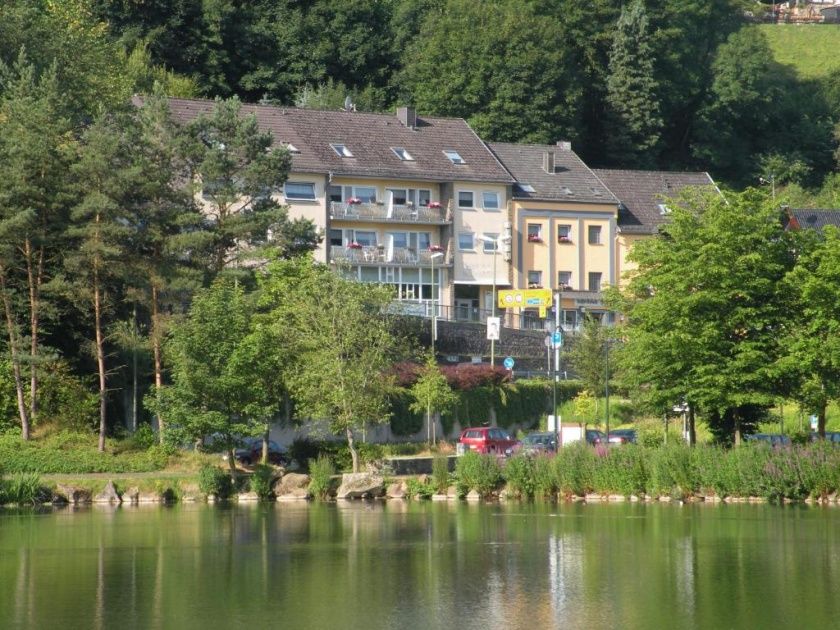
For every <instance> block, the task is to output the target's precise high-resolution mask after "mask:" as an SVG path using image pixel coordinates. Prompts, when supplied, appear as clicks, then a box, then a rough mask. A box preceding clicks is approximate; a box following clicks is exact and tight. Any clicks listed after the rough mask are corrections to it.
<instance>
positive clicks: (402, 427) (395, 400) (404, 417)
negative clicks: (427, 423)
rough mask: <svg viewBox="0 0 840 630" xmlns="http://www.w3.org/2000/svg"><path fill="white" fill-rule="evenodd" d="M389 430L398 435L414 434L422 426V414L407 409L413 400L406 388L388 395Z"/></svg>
mask: <svg viewBox="0 0 840 630" xmlns="http://www.w3.org/2000/svg"><path fill="white" fill-rule="evenodd" d="M389 398H390V400H389V402H390V404H391V432H392V433H393V434H394V435H398V436H407V435H414V434H415V433H417V432H418V431H420V430H421V429H422V428H423V414H422V413H415V412H414V411H411V409H409V406H410V405H411V403H412V402H413V401H414V399H413V398H412V396H411V394H410V393H409V392H408V391H407V390H403V391H398V392H396V393H394V394H392V395H391V396H390V397H389Z"/></svg>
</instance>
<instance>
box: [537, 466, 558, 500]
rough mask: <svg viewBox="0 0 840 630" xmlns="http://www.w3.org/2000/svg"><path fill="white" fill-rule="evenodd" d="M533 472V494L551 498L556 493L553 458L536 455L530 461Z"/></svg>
mask: <svg viewBox="0 0 840 630" xmlns="http://www.w3.org/2000/svg"><path fill="white" fill-rule="evenodd" d="M532 470H533V474H534V494H535V495H536V496H540V497H543V498H546V499H548V498H552V497H554V496H556V495H557V491H558V489H559V486H558V485H557V472H556V470H555V467H554V458H552V457H549V456H548V455H537V456H536V457H534V459H533V461H532Z"/></svg>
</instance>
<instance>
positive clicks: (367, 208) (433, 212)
mask: <svg viewBox="0 0 840 630" xmlns="http://www.w3.org/2000/svg"><path fill="white" fill-rule="evenodd" d="M330 219H332V220H333V221H371V222H376V223H412V224H415V225H447V224H449V223H452V216H451V215H450V214H449V213H448V211H447V209H446V208H444V207H440V208H434V207H429V206H414V205H411V206H409V205H405V206H397V205H393V206H389V205H388V204H384V203H383V204H379V203H346V202H342V201H331V202H330Z"/></svg>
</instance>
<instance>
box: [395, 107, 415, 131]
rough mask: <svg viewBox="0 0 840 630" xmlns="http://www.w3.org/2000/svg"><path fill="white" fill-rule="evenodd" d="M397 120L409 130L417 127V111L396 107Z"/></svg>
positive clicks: (411, 108)
mask: <svg viewBox="0 0 840 630" xmlns="http://www.w3.org/2000/svg"><path fill="white" fill-rule="evenodd" d="M397 119H398V120H399V121H400V122H401V123H402V124H403V125H405V126H406V127H408V128H409V129H414V127H416V126H417V110H415V109H414V108H413V107H397Z"/></svg>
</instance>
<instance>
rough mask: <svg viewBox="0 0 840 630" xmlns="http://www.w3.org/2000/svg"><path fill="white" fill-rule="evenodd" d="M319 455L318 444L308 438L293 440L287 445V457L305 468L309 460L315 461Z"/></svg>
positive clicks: (319, 448)
mask: <svg viewBox="0 0 840 630" xmlns="http://www.w3.org/2000/svg"><path fill="white" fill-rule="evenodd" d="M320 453H321V447H320V445H319V443H318V442H316V441H315V440H312V439H310V438H295V439H294V440H293V441H292V443H291V444H290V445H289V457H291V458H292V459H293V460H294V461H296V462H297V463H298V465H299V466H300V467H301V468H305V467H306V465H307V463H308V462H309V460H310V459H315V458H316V457H318V455H319V454H320Z"/></svg>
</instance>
